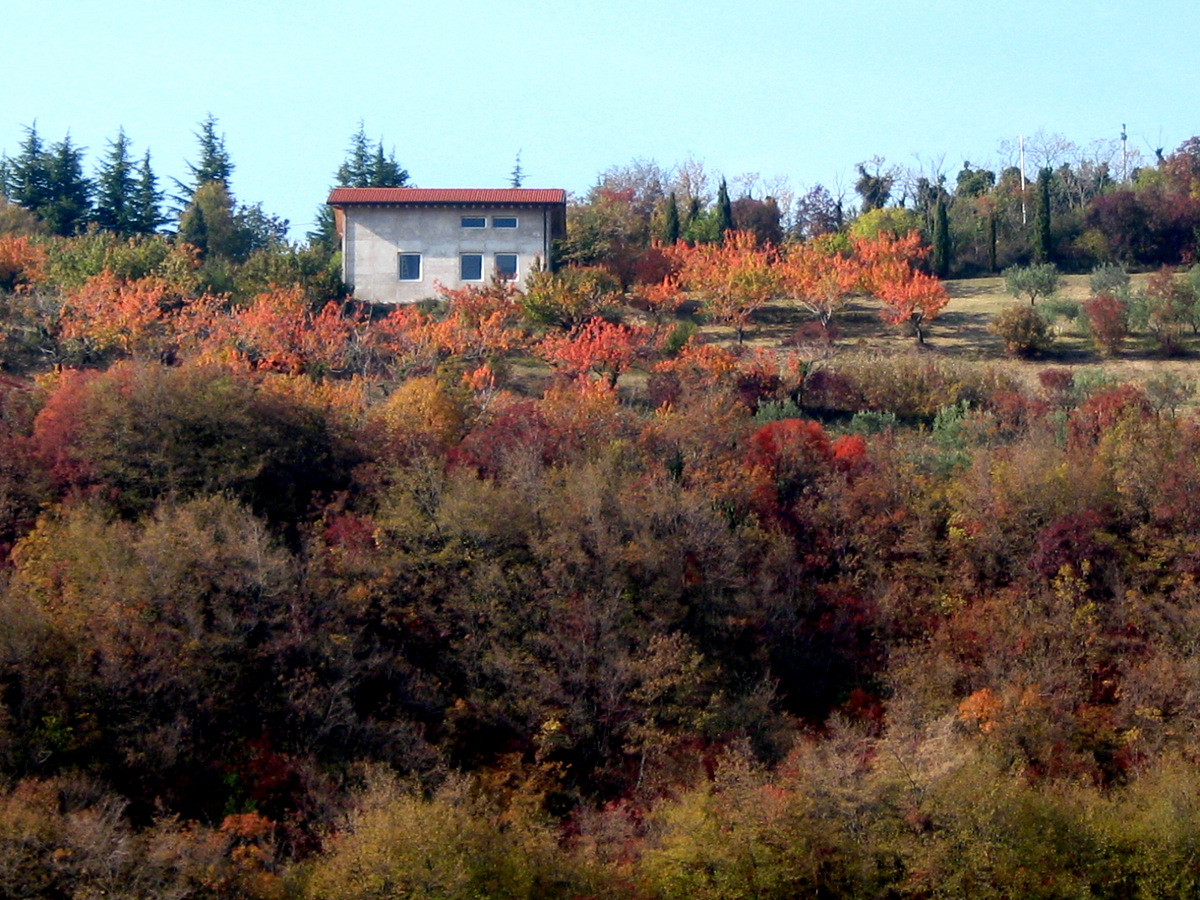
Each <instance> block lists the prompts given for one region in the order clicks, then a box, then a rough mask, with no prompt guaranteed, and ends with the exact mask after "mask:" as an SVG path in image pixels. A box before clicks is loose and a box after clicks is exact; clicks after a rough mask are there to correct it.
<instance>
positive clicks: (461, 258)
mask: <svg viewBox="0 0 1200 900" xmlns="http://www.w3.org/2000/svg"><path fill="white" fill-rule="evenodd" d="M469 256H470V257H474V258H475V259H478V260H479V277H478V278H468V277H467V276H466V274H465V272H466V269H465V268H464V267H463V264H464V263H465V262H466V260H467V257H469ZM483 256H484V255H483V253H481V252H478V251H460V252H459V254H458V280H459V281H463V282H469V283H471V284H477V283H479V282H481V281H483V280H484V276H483Z"/></svg>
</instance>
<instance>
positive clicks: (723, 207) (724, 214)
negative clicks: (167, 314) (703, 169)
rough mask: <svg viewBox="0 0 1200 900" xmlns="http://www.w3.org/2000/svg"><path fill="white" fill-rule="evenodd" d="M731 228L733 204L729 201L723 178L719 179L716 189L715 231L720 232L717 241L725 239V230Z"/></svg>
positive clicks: (727, 189) (730, 229)
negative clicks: (719, 183) (718, 185)
mask: <svg viewBox="0 0 1200 900" xmlns="http://www.w3.org/2000/svg"><path fill="white" fill-rule="evenodd" d="M732 230H733V204H732V203H730V202H729V188H728V187H727V186H726V184H725V179H724V178H722V179H721V186H720V187H719V188H718V189H717V232H718V233H719V234H720V238H719V239H718V241H719V242H723V241H724V240H725V232H727V231H732Z"/></svg>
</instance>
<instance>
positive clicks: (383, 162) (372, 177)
mask: <svg viewBox="0 0 1200 900" xmlns="http://www.w3.org/2000/svg"><path fill="white" fill-rule="evenodd" d="M407 183H408V172H406V171H405V170H404V169H403V168H401V166H400V164H399V163H398V162H396V150H395V148H392V150H391V152H390V153H388V154H387V156H384V154H383V139H382V138H380V139H379V143H378V144H376V145H375V153H374V155H373V156H372V157H371V168H370V171H369V172H368V173H367V187H404V185H405V184H407Z"/></svg>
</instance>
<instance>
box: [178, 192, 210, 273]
mask: <svg viewBox="0 0 1200 900" xmlns="http://www.w3.org/2000/svg"><path fill="white" fill-rule="evenodd" d="M176 237H177V239H178V240H180V241H182V242H183V243H185V244H191V245H192V246H193V247H195V248H196V249H197V250H198V251H200V258H201V259H204V257H205V256H207V255H208V225H207V224H206V223H205V221H204V208H203V206H201V204H199V203H196V202H193V203H192V204H191V205H190V206H188V208H187V209H186V210H184V212H183V215H182V216H180V217H179V232H178V233H177V235H176Z"/></svg>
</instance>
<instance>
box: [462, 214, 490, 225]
mask: <svg viewBox="0 0 1200 900" xmlns="http://www.w3.org/2000/svg"><path fill="white" fill-rule="evenodd" d="M462 227H463V228H487V217H486V216H463V217H462Z"/></svg>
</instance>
